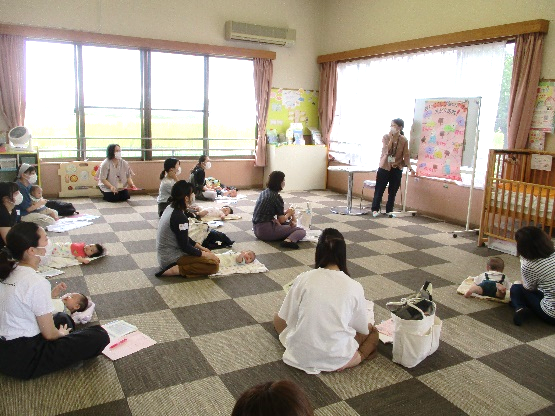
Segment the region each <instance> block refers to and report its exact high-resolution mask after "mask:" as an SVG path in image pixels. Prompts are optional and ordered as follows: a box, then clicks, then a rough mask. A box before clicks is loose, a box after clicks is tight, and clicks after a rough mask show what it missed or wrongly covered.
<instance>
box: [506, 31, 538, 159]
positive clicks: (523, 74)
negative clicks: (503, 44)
mask: <svg viewBox="0 0 555 416" xmlns="http://www.w3.org/2000/svg"><path fill="white" fill-rule="evenodd" d="M543 38H544V34H543V33H527V34H525V35H520V36H518V37H517V39H516V45H515V57H514V61H513V78H512V80H511V96H510V97H509V111H508V133H507V143H508V147H509V149H525V148H526V146H527V144H528V134H529V133H530V126H531V125H532V113H533V111H534V105H535V102H536V94H537V88H538V82H539V80H540V70H541V66H542V50H543Z"/></svg>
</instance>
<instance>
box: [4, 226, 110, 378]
mask: <svg viewBox="0 0 555 416" xmlns="http://www.w3.org/2000/svg"><path fill="white" fill-rule="evenodd" d="M6 240H7V244H6V247H4V248H3V249H2V250H1V251H0V282H1V284H0V373H2V374H5V375H8V376H11V377H16V378H21V379H30V378H34V377H39V376H42V375H43V374H48V373H51V372H53V371H57V370H60V369H62V368H65V367H68V366H71V365H72V364H76V363H78V362H80V361H82V360H86V359H89V358H92V357H95V356H97V355H99V354H100V353H101V352H102V350H103V349H104V348H105V347H106V345H108V343H109V341H110V338H109V336H108V334H107V333H106V331H105V330H104V328H102V327H100V326H98V325H95V326H90V327H87V328H85V329H82V330H80V331H75V332H71V333H70V332H69V331H70V328H68V324H70V323H71V322H72V321H71V318H70V317H69V316H68V315H67V314H64V313H60V314H56V316H55V317H53V315H52V311H53V306H52V296H53V295H56V293H54V292H55V290H57V291H58V292H59V290H60V288H59V287H56V288H54V289H55V290H53V291H51V289H50V283H49V282H48V280H46V279H45V278H44V277H42V276H40V275H38V274H37V268H38V266H39V263H41V262H42V261H43V259H44V258H46V257H48V256H49V254H50V251H51V250H50V248H51V247H52V244H51V242H50V241H49V240H48V237H47V236H46V233H45V231H44V230H43V229H42V228H41V227H39V226H38V225H36V224H35V223H31V222H24V223H20V224H16V225H14V226H13V227H12V229H11V230H10V231H9V232H8V235H7V237H6Z"/></svg>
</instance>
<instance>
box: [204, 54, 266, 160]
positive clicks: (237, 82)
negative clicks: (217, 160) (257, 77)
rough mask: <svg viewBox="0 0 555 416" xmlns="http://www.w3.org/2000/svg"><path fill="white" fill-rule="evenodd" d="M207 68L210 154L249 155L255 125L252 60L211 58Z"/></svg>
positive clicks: (252, 143)
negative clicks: (208, 75) (208, 74)
mask: <svg viewBox="0 0 555 416" xmlns="http://www.w3.org/2000/svg"><path fill="white" fill-rule="evenodd" d="M209 68H210V79H209V82H208V85H209V86H210V88H209V100H208V102H209V103H210V107H209V115H210V118H209V121H210V122H209V124H208V137H210V141H209V148H210V154H211V155H214V156H228V155H250V154H252V153H251V150H252V149H253V146H254V137H255V125H256V104H255V99H254V78H253V77H254V73H253V71H254V67H253V64H252V61H247V60H239V59H228V58H212V57H211V58H210V60H209ZM231 80H233V81H231Z"/></svg>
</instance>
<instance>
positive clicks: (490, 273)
mask: <svg viewBox="0 0 555 416" xmlns="http://www.w3.org/2000/svg"><path fill="white" fill-rule="evenodd" d="M503 269H505V262H504V261H503V259H501V258H499V257H490V258H489V259H488V262H487V265H486V270H487V271H486V272H484V273H482V274H480V275H478V276H476V277H475V278H474V283H473V284H472V286H470V289H468V290H467V291H466V293H465V294H464V297H465V298H469V297H471V296H472V294H474V293H475V294H477V295H481V296H489V297H491V298H499V299H505V296H506V294H507V289H509V288H510V285H511V283H510V282H509V280H508V279H507V278H506V277H505V275H504V274H503Z"/></svg>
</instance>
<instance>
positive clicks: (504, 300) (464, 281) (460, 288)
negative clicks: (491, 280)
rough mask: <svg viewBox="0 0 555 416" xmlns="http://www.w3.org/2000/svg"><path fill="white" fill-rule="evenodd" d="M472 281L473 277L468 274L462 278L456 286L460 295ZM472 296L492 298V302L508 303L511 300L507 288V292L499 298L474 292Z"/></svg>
mask: <svg viewBox="0 0 555 416" xmlns="http://www.w3.org/2000/svg"><path fill="white" fill-rule="evenodd" d="M472 283H474V277H472V276H469V277H467V278H466V279H464V280H463V282H462V283H461V285H460V286H459V287H458V288H457V293H458V294H460V295H464V294H465V293H466V292H467V291H468V289H470V286H472ZM472 297H475V298H478V299H486V300H493V301H494V302H501V303H509V302H510V301H511V297H510V295H509V291H508V290H507V293H506V295H505V299H499V298H492V297H490V296H482V295H477V294H476V293H474V294H473V295H472Z"/></svg>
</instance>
